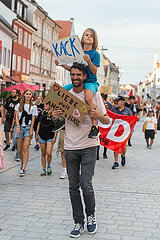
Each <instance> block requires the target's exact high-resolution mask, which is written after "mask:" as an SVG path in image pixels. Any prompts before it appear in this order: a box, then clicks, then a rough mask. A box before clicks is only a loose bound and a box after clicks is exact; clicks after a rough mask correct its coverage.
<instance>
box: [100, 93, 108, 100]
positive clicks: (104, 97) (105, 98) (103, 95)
mask: <svg viewBox="0 0 160 240" xmlns="http://www.w3.org/2000/svg"><path fill="white" fill-rule="evenodd" d="M101 96H102V98H103V99H104V100H105V101H106V100H107V97H108V95H107V94H105V93H101Z"/></svg>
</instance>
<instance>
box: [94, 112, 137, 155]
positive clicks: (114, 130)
mask: <svg viewBox="0 0 160 240" xmlns="http://www.w3.org/2000/svg"><path fill="white" fill-rule="evenodd" d="M107 114H108V116H109V118H110V123H109V124H108V125H107V124H102V123H100V122H99V124H98V126H99V130H100V136H99V137H100V144H101V145H103V146H104V147H107V148H109V149H110V150H112V151H114V152H117V153H120V154H121V153H122V151H123V149H124V147H125V145H126V143H127V140H128V139H129V137H130V135H131V133H132V131H133V128H134V126H135V124H136V122H137V120H138V117H137V116H125V115H119V114H116V113H113V112H111V111H110V110H108V109H107Z"/></svg>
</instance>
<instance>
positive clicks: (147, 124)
mask: <svg viewBox="0 0 160 240" xmlns="http://www.w3.org/2000/svg"><path fill="white" fill-rule="evenodd" d="M142 131H143V132H144V133H145V139H146V143H147V148H148V149H151V148H152V145H153V141H154V137H155V134H157V119H156V118H155V117H154V110H152V109H150V110H148V116H147V117H146V119H145V121H144V124H143V128H142ZM149 139H151V140H150V142H149Z"/></svg>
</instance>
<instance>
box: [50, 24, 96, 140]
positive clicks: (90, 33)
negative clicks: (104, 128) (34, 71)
mask: <svg viewBox="0 0 160 240" xmlns="http://www.w3.org/2000/svg"><path fill="white" fill-rule="evenodd" d="M81 44H82V48H83V50H84V53H85V55H84V61H83V62H82V63H83V64H84V65H85V66H86V72H87V77H86V80H85V84H84V89H85V101H86V103H87V104H88V105H89V106H90V108H91V109H93V108H95V106H94V104H93V96H94V94H95V93H96V92H97V91H98V87H99V83H98V82H97V75H96V73H97V68H98V67H99V66H100V55H99V53H98V52H97V51H96V49H97V47H98V38H97V33H96V31H95V30H94V29H92V28H87V29H86V30H85V31H84V33H83V35H82V39H81ZM55 63H56V65H58V61H55ZM61 66H62V67H63V68H65V69H66V70H68V71H70V68H71V67H70V66H69V65H66V64H64V65H61ZM64 88H65V89H66V90H68V91H69V90H70V89H71V88H73V84H72V83H71V84H69V85H66V86H64ZM98 133H99V129H98V126H97V124H96V120H94V119H92V127H91V130H90V132H89V135H88V137H89V138H97V137H98Z"/></svg>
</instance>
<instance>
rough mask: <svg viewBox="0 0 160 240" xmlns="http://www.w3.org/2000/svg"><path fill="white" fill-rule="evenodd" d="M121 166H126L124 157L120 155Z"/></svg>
mask: <svg viewBox="0 0 160 240" xmlns="http://www.w3.org/2000/svg"><path fill="white" fill-rule="evenodd" d="M121 159H122V160H121V165H122V166H123V167H124V166H125V165H126V157H123V156H122V155H121Z"/></svg>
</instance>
